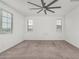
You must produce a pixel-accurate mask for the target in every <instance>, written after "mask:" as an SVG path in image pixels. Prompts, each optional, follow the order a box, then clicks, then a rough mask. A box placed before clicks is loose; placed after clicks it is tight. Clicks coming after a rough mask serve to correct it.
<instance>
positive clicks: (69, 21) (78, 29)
mask: <svg viewBox="0 0 79 59" xmlns="http://www.w3.org/2000/svg"><path fill="white" fill-rule="evenodd" d="M65 18H66V19H65V36H66V37H65V38H66V40H67V41H68V42H70V43H71V44H73V45H75V46H77V47H79V7H78V8H77V9H75V10H74V11H73V12H71V13H70V14H69V15H67V16H66V17H65Z"/></svg>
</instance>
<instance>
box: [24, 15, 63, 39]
mask: <svg viewBox="0 0 79 59" xmlns="http://www.w3.org/2000/svg"><path fill="white" fill-rule="evenodd" d="M58 18H60V17H55V16H30V17H26V21H27V20H28V19H32V20H33V22H34V25H33V32H25V40H64V39H63V37H64V36H63V32H62V33H60V32H56V20H57V19H58ZM26 23H27V22H26Z"/></svg>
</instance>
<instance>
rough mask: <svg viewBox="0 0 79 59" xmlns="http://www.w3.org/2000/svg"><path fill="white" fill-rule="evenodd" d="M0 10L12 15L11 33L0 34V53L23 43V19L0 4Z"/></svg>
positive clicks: (12, 10)
mask: <svg viewBox="0 0 79 59" xmlns="http://www.w3.org/2000/svg"><path fill="white" fill-rule="evenodd" d="M0 8H3V9H5V10H7V11H9V12H11V13H13V33H10V34H0V52H2V51H4V50H6V49H8V48H10V47H12V46H14V45H16V44H17V43H19V42H21V41H23V36H24V17H23V16H22V15H20V14H19V13H17V12H16V11H15V10H14V9H12V8H10V7H8V6H7V5H5V4H3V3H1V2H0Z"/></svg>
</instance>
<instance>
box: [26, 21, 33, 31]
mask: <svg viewBox="0 0 79 59" xmlns="http://www.w3.org/2000/svg"><path fill="white" fill-rule="evenodd" d="M32 30H33V20H28V21H27V31H32Z"/></svg>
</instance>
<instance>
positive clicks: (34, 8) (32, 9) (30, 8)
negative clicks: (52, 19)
mask: <svg viewBox="0 0 79 59" xmlns="http://www.w3.org/2000/svg"><path fill="white" fill-rule="evenodd" d="M30 9H31V10H38V9H41V8H30Z"/></svg>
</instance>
